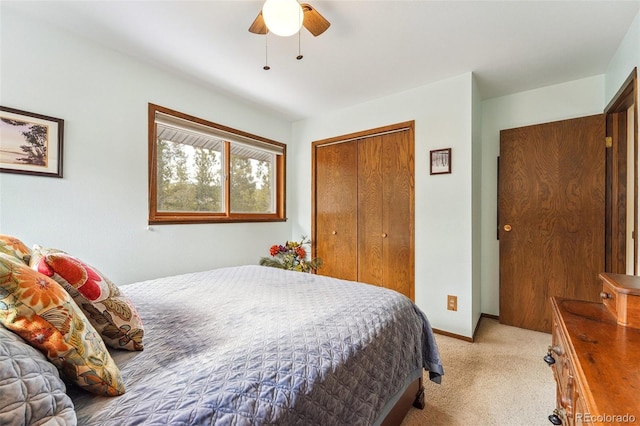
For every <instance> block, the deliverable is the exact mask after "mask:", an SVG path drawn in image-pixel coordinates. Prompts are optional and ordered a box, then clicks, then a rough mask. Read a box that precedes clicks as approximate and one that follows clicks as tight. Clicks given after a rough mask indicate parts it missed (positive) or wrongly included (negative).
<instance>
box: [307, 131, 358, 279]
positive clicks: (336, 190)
mask: <svg viewBox="0 0 640 426" xmlns="http://www.w3.org/2000/svg"><path fill="white" fill-rule="evenodd" d="M357 148H358V147H357V144H356V141H351V142H345V143H336V144H332V145H324V146H318V147H316V148H315V160H314V178H315V182H314V188H315V197H314V200H315V205H314V214H315V228H314V235H313V241H312V242H313V243H314V244H315V252H314V253H315V254H314V256H315V257H319V258H320V259H322V262H323V264H322V267H321V268H319V269H318V274H321V275H327V276H331V277H335V278H341V279H345V280H352V281H355V280H357V251H356V248H357V223H356V222H357V183H358V176H357V170H358V168H357V160H358V156H357Z"/></svg>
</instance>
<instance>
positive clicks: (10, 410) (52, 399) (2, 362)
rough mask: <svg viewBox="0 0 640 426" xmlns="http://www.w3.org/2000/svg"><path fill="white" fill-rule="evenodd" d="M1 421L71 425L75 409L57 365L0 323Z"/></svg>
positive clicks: (21, 423)
mask: <svg viewBox="0 0 640 426" xmlns="http://www.w3.org/2000/svg"><path fill="white" fill-rule="evenodd" d="M0 395H2V398H0V424H2V425H74V424H76V423H77V420H76V412H75V410H74V407H73V402H72V401H71V398H69V396H67V394H66V387H65V385H64V382H63V381H62V379H60V374H59V373H58V370H57V369H56V367H54V366H53V364H51V363H50V362H49V361H47V359H46V358H45V357H44V355H42V354H41V353H40V352H38V351H37V350H36V349H35V348H33V347H31V346H29V345H28V344H27V343H26V342H25V341H24V340H23V339H22V338H20V336H18V335H16V334H15V333H13V332H11V331H9V330H7V329H6V328H5V327H4V326H2V325H0Z"/></svg>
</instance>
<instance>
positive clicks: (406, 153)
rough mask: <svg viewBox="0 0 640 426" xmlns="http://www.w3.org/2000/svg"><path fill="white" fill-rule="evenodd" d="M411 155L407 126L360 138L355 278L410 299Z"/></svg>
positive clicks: (412, 275)
mask: <svg viewBox="0 0 640 426" xmlns="http://www.w3.org/2000/svg"><path fill="white" fill-rule="evenodd" d="M413 156H414V155H413V141H412V139H411V137H410V132H409V131H408V130H403V131H398V132H393V133H388V134H382V135H378V136H372V137H369V138H364V139H361V140H359V141H358V281H362V282H366V283H370V284H376V285H379V286H383V287H386V288H390V289H393V290H396V291H398V292H400V293H402V294H404V295H406V296H407V297H409V298H411V299H413V298H414V269H415V268H414V255H413V247H414V242H413V235H414V220H413V217H414V215H413V188H414V183H413V169H414V164H413V161H414V160H413Z"/></svg>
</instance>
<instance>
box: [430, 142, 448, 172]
mask: <svg viewBox="0 0 640 426" xmlns="http://www.w3.org/2000/svg"><path fill="white" fill-rule="evenodd" d="M429 152H430V157H431V174H432V175H441V174H445V173H451V148H445V149H436V150H433V151H429Z"/></svg>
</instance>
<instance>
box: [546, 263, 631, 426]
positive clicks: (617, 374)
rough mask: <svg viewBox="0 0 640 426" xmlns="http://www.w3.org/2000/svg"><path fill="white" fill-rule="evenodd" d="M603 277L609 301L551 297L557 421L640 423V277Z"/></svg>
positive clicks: (552, 418) (548, 357)
mask: <svg viewBox="0 0 640 426" xmlns="http://www.w3.org/2000/svg"><path fill="white" fill-rule="evenodd" d="M600 278H601V279H602V281H603V292H602V294H601V297H602V299H603V302H604V303H594V302H585V301H579V300H572V299H563V298H557V297H553V298H551V306H552V311H553V325H552V327H553V329H552V344H551V346H550V347H549V353H548V354H547V355H546V356H545V357H544V358H545V361H546V362H547V364H550V365H551V368H552V369H553V374H554V378H555V381H556V384H557V401H556V409H555V410H554V413H553V414H552V415H551V416H549V421H550V422H551V423H554V424H563V425H581V424H589V425H590V424H596V425H617V424H640V277H633V276H627V275H618V274H608V273H603V274H600ZM621 324H626V325H621Z"/></svg>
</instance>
